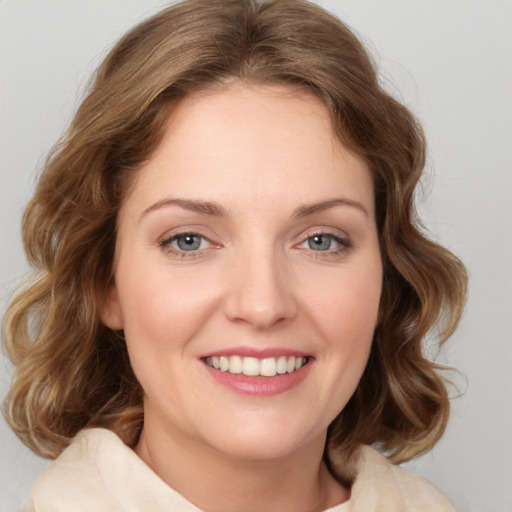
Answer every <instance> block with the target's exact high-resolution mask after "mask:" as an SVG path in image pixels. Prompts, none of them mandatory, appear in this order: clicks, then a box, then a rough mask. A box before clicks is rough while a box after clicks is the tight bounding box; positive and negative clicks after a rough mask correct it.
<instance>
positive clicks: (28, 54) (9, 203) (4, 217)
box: [0, 0, 512, 512]
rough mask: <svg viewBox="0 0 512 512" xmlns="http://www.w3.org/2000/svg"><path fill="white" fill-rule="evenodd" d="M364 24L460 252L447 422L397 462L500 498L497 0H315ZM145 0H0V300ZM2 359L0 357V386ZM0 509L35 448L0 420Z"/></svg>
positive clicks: (506, 72) (508, 189)
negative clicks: (81, 115) (62, 159)
mask: <svg viewBox="0 0 512 512" xmlns="http://www.w3.org/2000/svg"><path fill="white" fill-rule="evenodd" d="M319 3H320V4H321V5H323V6H324V7H326V8H328V9H330V10H332V11H333V12H335V13H336V14H338V15H339V16H340V17H341V18H342V19H344V20H345V21H346V22H347V23H348V24H349V25H350V26H351V27H353V28H354V29H355V30H356V32H357V33H358V34H359V35H360V36H361V37H362V38H363V40H364V41H365V42H366V43H367V45H368V46H369V48H370V50H371V52H372V54H373V55H374V57H375V59H376V61H377V62H378V64H379V66H380V68H381V71H382V77H383V78H382V79H383V82H384V83H385V84H386V86H387V87H388V88H389V90H390V91H392V93H393V94H394V95H395V96H397V97H398V98H399V99H401V100H402V101H403V102H404V103H405V104H406V105H408V106H409V107H410V108H411V109H412V110H413V111H414V112H415V113H416V115H417V116H418V117H419V118H420V120H421V121H422V122H423V124H424V127H425V130H426V133H427V137H428V140H429V161H428V166H427V171H426V177H425V180H424V183H423V187H422V191H421V193H420V194H419V200H420V205H419V210H420V212H421V214H422V216H423V218H424V220H425V223H426V224H427V226H428V227H429V229H430V230H431V232H432V235H433V236H434V237H435V238H436V239H437V240H439V241H440V242H441V243H443V244H444V245H446V246H447V247H449V248H450V249H451V250H452V251H454V252H455V253H456V254H457V255H459V256H460V257H461V258H462V259H463V261H464V262H465V264H466V265H467V267H468V270H469V274H470V295H469V301H468V304H467V308H466V312H465V315H464V318H463V321H462V323H461V325H460V328H459V330H458V331H457V333H456V334H455V336H454V337H453V338H452V339H451V341H450V343H449V345H448V346H447V347H446V348H445V350H444V351H443V352H442V354H441V355H440V359H441V361H443V362H446V363H449V364H451V365H455V366H456V367H457V368H458V369H459V370H460V372H461V374H460V375H455V376H454V378H455V381H456V383H457V385H458V386H459V389H460V390H461V392H462V396H461V397H460V398H457V399H456V400H454V402H453V415H452V419H451V422H450V424H449V427H448V430H447V432H446V434H445V436H444V438H443V439H442V440H441V442H440V443H439V444H438V445H437V446H436V448H435V449H434V450H433V451H432V452H431V453H430V454H428V455H426V456H424V457H422V458H420V459H418V460H415V461H412V462H410V463H409V464H408V465H407V467H408V468H409V469H411V470H413V471H415V472H416V473H418V474H420V475H422V476H424V477H426V478H428V479H429V480H430V481H431V482H433V483H434V484H435V485H436V486H437V487H438V488H440V489H441V490H442V491H443V492H444V493H445V494H447V495H448V496H449V497H450V499H451V500H452V501H453V502H454V504H455V505H456V508H457V510H459V511H462V512H469V511H471V512H512V441H511V436H512V434H511V433H512V407H511V406H512V372H511V367H512V286H511V284H512V206H511V204H512V149H511V148H512V30H511V29H510V26H511V25H512V1H510V0H490V1H483V0H331V1H327V0H324V1H319ZM164 5H165V3H164V2H162V1H158V0H87V1H79V0H74V1H71V0H0V314H1V313H3V311H4V310H5V307H6V304H7V302H8V300H9V297H10V296H11V294H12V288H13V286H14V285H15V283H16V282H17V281H18V280H19V278H20V277H21V276H22V275H23V273H24V272H26V271H27V266H26V263H25V260H24V255H23V250H22V247H21V239H20V227H19V225H20V216H21V212H22V209H23V205H24V204H25V203H26V201H27V200H28V198H29V197H30V194H31V191H32V190H33V186H34V182H35V176H36V175H37V172H38V171H39V170H40V168H41V165H42V162H43V159H44V155H45V154H46V153H47V151H48V150H49V149H50V147H51V145H52V144H53V143H54V142H55V141H56V139H57V138H58V137H59V135H60V134H61V132H62V131H63V130H64V128H65V127H66V125H67V123H68V122H69V120H70V119H71V116H72V112H73V111H74V109H75V108H76V106H77V104H78V101H79V98H80V97H81V93H82V92H83V90H84V87H85V84H86V82H87V79H88V77H89V75H90V73H91V71H92V70H93V69H94V68H95V66H96V65H97V64H98V63H99V61H100V59H101V57H102V56H103V55H104V54H105V51H106V49H108V48H109V47H110V46H111V45H112V44H113V42H114V41H115V40H116V39H117V38H118V37H119V36H120V35H121V34H122V33H123V32H124V31H125V30H126V29H128V28H129V27H131V26H132V25H134V24H135V23H136V22H138V21H140V20H141V19H142V18H144V17H146V16H147V15H149V14H152V13H153V12H155V11H156V10H158V8H159V7H161V6H164ZM11 371H12V369H11V366H10V363H9V362H8V361H7V360H6V359H5V358H1V359H0V395H2V396H3V395H5V393H6V392H7V388H8V382H9V379H10V375H11ZM0 441H1V445H0V510H1V511H2V512H9V511H15V510H17V509H18V508H19V506H20V504H21V503H22V501H23V500H24V499H25V498H27V497H28V496H29V493H30V488H31V486H32V484H33V481H34V479H35V478H36V476H37V475H38V474H39V473H40V472H41V470H42V469H43V468H44V467H45V465H46V464H47V461H44V460H42V459H39V458H37V457H36V456H35V455H33V454H32V453H30V452H29V450H27V449H26V448H25V447H24V446H22V444H21V443H20V442H19V441H18V440H17V438H16V437H15V436H14V434H12V433H11V431H10V430H9V428H8V427H7V425H6V423H5V421H3V420H0Z"/></svg>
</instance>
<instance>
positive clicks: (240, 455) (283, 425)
mask: <svg viewBox="0 0 512 512" xmlns="http://www.w3.org/2000/svg"><path fill="white" fill-rule="evenodd" d="M290 427H291V425H290V424H289V423H288V422H284V421H280V422H278V423H277V424H276V422H261V421H256V422H253V423H250V424H247V425H232V426H231V428H230V427H225V428H222V427H221V428H220V429H215V432H212V431H210V432H209V436H208V437H209V438H210V439H209V444H210V445H211V446H212V447H213V448H215V449H216V450H218V451H219V452H222V453H224V454H225V455H228V456H230V457H233V458H236V459H245V460H262V461H263V460H271V459H278V458H281V457H285V456H287V455H290V454H291V453H293V452H294V451H295V450H297V449H299V448H300V447H302V446H304V445H306V444H308V443H309V442H313V440H318V439H319V438H320V437H322V436H321V435H318V434H317V436H314V435H313V433H312V432H311V431H308V429H302V430H301V429H298V428H297V427H295V428H290ZM306 431H307V432H306ZM212 434H213V436H212ZM317 442H318V441H317ZM320 442H322V443H323V442H325V439H324V438H323V437H322V439H321V441H320Z"/></svg>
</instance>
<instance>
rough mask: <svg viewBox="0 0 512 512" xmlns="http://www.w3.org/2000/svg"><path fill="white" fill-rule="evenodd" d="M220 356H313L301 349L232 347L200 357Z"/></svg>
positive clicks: (261, 357) (262, 357)
mask: <svg viewBox="0 0 512 512" xmlns="http://www.w3.org/2000/svg"><path fill="white" fill-rule="evenodd" d="M220 356H240V357H255V358H257V359H265V358H266V357H280V356H286V357H292V356H295V357H311V354H310V353H307V352H302V351H300V350H295V349H290V348H279V347H266V348H265V347H246V346H243V347H232V348H225V349H220V350H215V351H213V352H208V353H205V354H202V355H201V356H199V357H200V359H204V358H206V357H220Z"/></svg>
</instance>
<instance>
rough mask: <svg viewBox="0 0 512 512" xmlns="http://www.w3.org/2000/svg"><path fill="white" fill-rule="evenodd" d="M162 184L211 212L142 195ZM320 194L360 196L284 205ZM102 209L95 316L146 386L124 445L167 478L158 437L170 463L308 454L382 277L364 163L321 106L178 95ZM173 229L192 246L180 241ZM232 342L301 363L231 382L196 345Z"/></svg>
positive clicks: (167, 195)
mask: <svg viewBox="0 0 512 512" xmlns="http://www.w3.org/2000/svg"><path fill="white" fill-rule="evenodd" d="M176 198H180V200H182V199H186V200H190V201H196V202H198V201H199V202H203V203H204V202H207V203H208V204H210V203H214V204H215V205H218V206H220V208H221V209H222V212H221V214H217V213H219V212H216V214H212V212H202V211H196V210H194V209H189V208H188V207H186V206H183V203H180V204H177V203H172V202H171V203H169V204H165V205H163V206H161V207H155V208H153V209H151V207H152V206H153V205H155V204H158V203H159V202H162V201H166V200H167V199H176ZM333 198H344V199H347V200H348V201H349V202H350V201H351V202H354V203H357V205H359V206H360V207H355V206H351V205H350V204H343V203H336V204H334V205H333V206H331V207H326V208H324V209H320V211H316V212H313V213H307V214H305V215H302V216H296V215H295V214H296V212H297V209H300V208H301V207H304V205H311V204H317V203H322V202H325V201H328V200H331V199H333ZM148 209H149V210H148ZM144 212H146V213H145V214H144ZM118 221H119V233H118V240H117V247H116V261H115V286H113V287H112V289H111V290H110V294H109V300H108V301H107V302H106V303H105V306H104V310H103V315H102V316H103V321H104V322H105V324H106V325H108V326H110V327H112V328H114V329H120V328H122V329H124V333H125V337H126V343H127V346H128V350H129V354H130V358H131V362H132V365H133V368H134V370H135V373H136V375H137V377H138V379H139V381H140V382H141V384H142V386H143V388H144V390H145V393H146V398H145V425H144V430H143V435H142V437H141V442H140V444H139V446H138V448H137V451H138V453H139V455H140V456H141V457H142V458H143V459H144V460H146V462H148V464H149V465H150V466H151V467H153V469H154V470H155V471H156V472H157V473H159V474H160V475H161V476H162V477H163V478H164V480H166V481H168V482H169V483H171V484H172V485H173V486H174V487H175V488H178V489H179V490H182V488H184V487H186V483H185V482H182V481H181V480H180V478H179V475H176V474H174V473H173V470H172V465H170V464H168V463H167V462H166V460H165V459H166V455H165V454H166V453H171V451H172V453H173V454H174V455H173V464H174V465H175V466H178V467H180V468H181V470H182V472H183V468H185V470H184V473H186V468H187V467H189V466H190V467H191V468H192V466H191V465H192V463H193V461H194V460H201V461H203V462H202V463H201V464H203V465H204V466H208V468H209V471H210V472H211V471H214V473H213V474H215V471H218V472H219V473H218V474H219V475H221V474H222V471H224V470H225V469H226V467H227V466H228V465H227V463H226V464H224V466H223V463H222V461H224V462H226V461H229V467H232V468H235V467H237V464H238V467H241V465H242V464H247V463H248V461H254V463H255V464H256V463H258V464H266V465H267V466H265V467H271V465H272V463H274V462H275V465H277V461H279V463H280V464H283V463H284V461H290V463H291V461H293V467H296V466H299V464H300V461H303V462H304V464H302V465H303V466H308V464H309V466H311V462H309V461H311V460H313V459H314V460H317V461H318V464H319V465H320V464H321V454H322V451H323V445H324V442H325V435H326V430H327V427H328V425H329V423H330V422H331V421H332V419H333V418H334V417H335V416H336V415H337V414H338V413H339V412H340V411H341V410H342V409H343V407H344V406H345V404H346V403H347V401H348V400H349V398H350V396H351V395H352V393H353V391H354V390H355V388H356V386H357V383H358V381H359V379H360V377H361V375H362V372H363V370H364V367H365V365H366V362H367V358H368V354H369V350H370V347H371V341H372V336H373V331H374V328H375V326H376V322H377V316H378V305H379V298H380V293H381V281H382V263H381V259H380V252H379V245H378V237H377V230H376V224H375V213H374V196H373V187H372V180H371V177H370V174H369V170H368V168H367V165H366V164H365V162H364V161H363V160H361V159H360V158H359V157H358V156H356V155H354V154H353V153H351V152H349V151H348V150H347V149H346V148H344V147H343V146H342V145H341V144H340V143H339V142H337V141H336V139H335V138H334V135H333V133H332V130H331V126H330V120H329V115H328V111H327V109H326V107H325V106H324V105H323V104H322V103H321V102H320V101H319V100H317V99H316V98H314V97H312V96H309V95H304V94H299V93H297V92H296V91H293V90H289V89H286V88H284V87H277V86H272V87H262V86H258V87H256V86H253V87H249V86H241V85H233V86H230V87H229V88H228V89H226V90H223V91H220V92H214V93H212V92H209V93H197V94H195V95H192V96H190V97H189V98H187V99H186V100H184V101H183V102H182V103H181V104H180V106H179V108H178V109H177V111H176V112H175V113H174V114H173V116H172V117H171V118H170V120H169V123H168V125H167V127H166V131H165V134H164V137H163V140H162V142H161V145H160V146H159V147H158V148H157V150H156V152H155V154H154V156H153V157H152V158H151V159H150V160H149V161H148V162H146V163H145V165H143V167H142V168H141V169H140V171H139V174H138V177H137V180H136V183H135V186H134V188H133V189H132V191H131V192H130V194H129V195H128V197H127V198H126V201H125V203H124V205H123V206H122V208H121V211H120V213H119V219H118ZM183 233H194V234H195V236H196V237H200V240H201V243H200V244H199V246H198V244H195V245H194V244H189V245H192V246H193V250H191V251H184V250H182V249H181V247H185V248H186V244H184V239H183ZM319 233H320V234H322V236H323V237H324V238H323V239H322V240H317V244H316V245H315V243H313V244H311V241H312V240H313V242H314V238H312V237H314V236H317V235H318V234H319ZM180 236H181V238H180ZM173 237H174V238H173ZM325 237H327V240H328V242H330V243H326V239H325ZM194 240H195V241H197V239H194ZM337 240H342V241H343V244H342V243H340V242H339V241H337ZM178 242H179V243H178ZM189 242H190V240H189ZM197 246H198V247H199V248H198V249H196V247H197ZM311 246H313V247H311ZM326 247H328V249H327V250H317V248H321V249H325V248H326ZM237 346H245V347H256V348H261V347H263V348H273V347H280V348H284V349H294V350H300V351H301V352H305V353H307V354H310V355H311V367H310V369H309V373H308V375H307V377H306V378H305V379H304V380H303V381H301V382H300V383H299V384H298V385H297V386H295V387H293V388H292V389H290V390H288V391H287V392H285V393H282V394H278V395H276V396H271V397H261V396H247V395H242V394H238V393H236V392H233V391H232V390H230V389H227V388H226V387H225V386H222V385H221V384H219V383H217V382H216V381H215V380H214V379H212V378H211V375H210V374H209V372H208V371H207V370H206V369H205V364H204V361H202V360H201V359H200V356H201V355H202V354H205V353H208V352H209V351H210V352H213V351H219V350H222V349H226V350H227V349H232V348H234V347H237ZM182 448H183V449H182ZM185 448H186V449H185ZM312 458H313V459H312ZM221 467H223V468H224V469H220V468H221ZM191 470H192V469H191ZM194 471H196V474H197V471H198V470H197V465H196V466H194ZM305 471H306V470H305ZM315 471H316V474H317V476H318V471H319V469H318V467H316V468H315ZM306 472H307V471H306ZM322 474H324V473H323V472H322ZM295 477H297V475H295ZM197 478H200V477H199V476H198V477H197ZM210 478H211V476H210ZM322 478H324V477H322ZM325 478H328V477H325ZM305 487H307V486H305ZM183 492H184V493H185V494H186V492H185V491H183ZM190 492H191V493H194V492H195V491H194V490H191V491H190ZM198 499H199V498H198ZM199 501H200V500H199Z"/></svg>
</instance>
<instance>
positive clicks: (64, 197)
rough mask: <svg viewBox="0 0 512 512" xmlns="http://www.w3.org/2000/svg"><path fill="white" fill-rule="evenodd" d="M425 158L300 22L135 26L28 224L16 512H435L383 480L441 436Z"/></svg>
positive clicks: (436, 295) (293, 7) (442, 324)
mask: <svg viewBox="0 0 512 512" xmlns="http://www.w3.org/2000/svg"><path fill="white" fill-rule="evenodd" d="M424 152H425V143H424V139H423V135H422V132H421V129H420V127H419V126H418V125H417V123H416V122H415V120H414V118H413V117H412V116H411V114H410V113H409V112H408V111H407V110H406V109H405V108H404V107H403V106H402V105H400V104H399V103H397V102H396V101H395V100H393V99H392V98H390V97H389V96H388V95H387V94H386V93H385V92H384V91H383V90H382V89H381V88H380V86H379V84H378V80H377V76H376V72H375V69H374V67H373V65H372V63H371V61H370V59H369V58H368V56H367V54H366V52H365V50H364V48H363V47H362V46H361V43H360V42H359V41H358V40H357V39H356V38H355V36H354V35H353V34H352V33H351V32H350V31H349V30H348V29H347V28H346V27H345V26H344V25H343V24H342V23H341V22H340V21H339V20H337V19H335V18H333V17H332V16H331V15H329V14H328V13H326V12H325V11H323V10H322V9H320V8H319V7H317V6H315V5H313V4H311V3H308V2H303V1H288V0H283V1H277V2H264V3H262V2H253V1H244V0H233V1H228V0H214V1H210V0H189V1H185V2H182V3H179V4H177V5H176V6H174V7H170V8H168V9H166V10H164V11H162V12H161V13H159V14H157V15H156V16H154V17H153V18H151V19H149V20H147V21H146V22H144V23H142V24H141V25H140V26H138V27H136V28H135V29H133V30H132V31H131V32H129V33H128V34H127V35H126V36H125V37H124V38H123V39H122V40H121V41H120V42H119V43H118V45H117V46H116V47H115V48H114V49H113V50H112V51H111V52H110V54H109V55H108V56H107V58H106V59H105V61H104V63H103V64H102V65H101V67H100V69H99V70H98V72H97V74H96V77H95V80H94V83H93V84H92V86H91V89H90V93H89V95H88V96H87V98H86V99H85V100H84V102H83V103H82V105H81V106H80V108H79V110H78V112H77V114H76V116H75V119H74V121H73V123H72V125H71V127H70V129H69V131H68V133H67V134H66V136H65V138H64V139H63V141H62V142H61V144H60V145H59V146H58V147H57V148H56V149H55V150H54V152H53V153H52V155H51V156H50V157H49V159H48V161H47V164H46V168H45V170H44V172H43V174H42V175H41V178H40V181H39V184H38V187H37V190H36V192H35V195H34V198H33V199H32V201H31V203H30V204H29V206H28V208H27V210H26V213H25V218H24V237H25V245H26V250H27V254H28V257H29V260H30V261H31V263H32V264H33V266H34V268H35V273H34V279H33V281H32V282H31V283H30V284H28V285H27V287H26V288H25V289H24V290H23V291H21V292H20V293H19V295H18V296H17V297H16V298H15V300H14V301H13V303H12V304H11V306H10V308H9V310H8V313H7V315H6V318H5V322H4V333H5V336H4V343H5V346H6V348H7V350H8V351H9V354H10V356H11V359H12V360H13V362H14V363H15V365H16V366H17V370H16V380H15V381H14V383H13V386H12V388H11V392H10V394H9V396H8V398H7V400H6V405H5V412H6V416H7V418H8V420H9V422H10V424H11V426H12V428H13V429H14V431H15V432H16V433H17V434H18V435H19V436H20V438H21V439H22V440H23V441H24V442H25V443H26V444H27V445H28V446H30V447H31V448H32V449H33V450H34V451H35V452H36V453H38V454H40V455H42V456H46V457H51V458H55V457H58V458H57V460H56V462H55V463H54V464H53V465H51V466H50V468H49V469H48V470H47V471H45V472H44V473H43V475H42V476H41V478H40V479H39V480H38V482H37V483H36V485H35V487H34V492H33V499H32V503H31V507H32V509H33V510H37V511H46V510H144V511H146V510H162V511H167V510H197V509H201V510H212V511H217V510H219V511H220V510H222V511H228V510H236V511H250V510H268V511H271V510H294V511H301V510H304V511H312V510H315V511H316V510H327V509H329V510H331V509H332V510H336V511H340V512H341V511H349V510H354V511H357V510H360V511H365V512H368V511H372V510H374V511H383V510H393V511H395V510H396V511H398V510H408V511H411V510H436V511H437V510H452V508H451V505H450V504H449V503H448V501H447V500H446V499H445V498H444V497H443V496H441V495H440V494H439V493H438V492H437V491H436V490H435V489H433V488H432V487H431V486H430V485H429V484H428V483H426V482H424V481H422V480H421V479H419V478H417V477H414V476H412V475H410V474H408V473H406V472H405V471H404V470H402V469H400V468H398V467H397V466H394V465H393V463H396V462H402V461H405V460H408V459H410V458H411V457H413V456H415V455H418V454H420V453H424V452H426V451H428V450H429V449H430V448H431V447H432V446H433V445H434V444H435V442H436V441H437V440H438V439H439V437H440V436H441V435H442V433H443V430H444V428H445V426H446V422H447V419H448V414H449V403H448V398H447V391H446V387H445V383H444V381H443V379H442V377H441V376H440V375H439V374H438V373H437V370H438V368H437V366H436V365H435V364H433V363H431V362H429V361H428V360H426V359H425V358H424V357H423V355H422V348H421V344H422V340H423V338H424V337H425V336H426V334H427V333H428V332H430V331H431V330H432V328H434V327H436V328H438V329H439V338H440V342H444V341H445V340H446V339H447V338H448V337H449V335H450V334H451V333H452V332H453V330H454V328H455V326H456V324H457V322H458V319H459V316H460V313H461V309H462V305H463V301H464V295H465V273H464V269H463V267H462V265H461V263H460V262H459V261H458V260H457V258H455V257H454V256H453V255H452V254H451V253H449V252H448V251H446V250H445V249H443V248H442V247H440V246H439V245H436V244H435V243H433V242H431V241H429V240H428V239H427V238H426V237H425V236H424V234H422V232H421V230H420V229H419V227H418V221H417V219H416V218H415V214H414V203H413V194H414V188H415V185H416V184H417V182H418V180H419V177H420V175H421V172H422V168H423V164H424ZM369 445H379V446H380V447H381V448H382V450H383V452H384V453H385V454H386V455H387V456H388V457H389V461H388V459H386V458H385V457H384V456H383V455H380V454H379V453H378V452H377V451H376V450H374V449H373V448H370V447H369Z"/></svg>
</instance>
